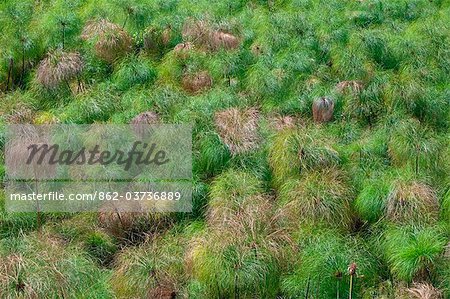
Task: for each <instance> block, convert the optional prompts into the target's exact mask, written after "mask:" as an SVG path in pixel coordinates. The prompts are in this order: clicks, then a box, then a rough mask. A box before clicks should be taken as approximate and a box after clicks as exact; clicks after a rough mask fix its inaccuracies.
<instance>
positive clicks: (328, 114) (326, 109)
mask: <svg viewBox="0 0 450 299" xmlns="http://www.w3.org/2000/svg"><path fill="white" fill-rule="evenodd" d="M312 111H313V118H314V121H315V122H316V123H325V122H329V121H330V120H331V119H332V118H333V112H334V101H333V100H332V99H329V98H325V97H322V98H320V99H317V100H315V101H314V102H313V105H312Z"/></svg>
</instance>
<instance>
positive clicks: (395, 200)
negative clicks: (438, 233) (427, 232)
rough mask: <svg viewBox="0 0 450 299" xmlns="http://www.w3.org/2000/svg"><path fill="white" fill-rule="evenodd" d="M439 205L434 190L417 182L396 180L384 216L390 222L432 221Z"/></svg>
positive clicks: (435, 217)
mask: <svg viewBox="0 0 450 299" xmlns="http://www.w3.org/2000/svg"><path fill="white" fill-rule="evenodd" d="M438 213H439V203H438V199H437V196H436V193H435V192H434V190H433V189H432V188H431V187H430V186H428V185H427V184H424V183H421V182H417V181H411V182H409V181H402V180H398V181H396V182H395V183H394V186H393V188H392V190H391V192H390V193H389V196H388V199H387V208H386V216H387V217H388V219H390V220H392V221H399V222H402V221H410V220H412V219H416V220H419V219H420V220H434V219H437V216H438Z"/></svg>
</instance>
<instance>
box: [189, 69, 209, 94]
mask: <svg viewBox="0 0 450 299" xmlns="http://www.w3.org/2000/svg"><path fill="white" fill-rule="evenodd" d="M182 85H183V88H184V89H185V90H186V91H188V92H191V93H197V92H200V91H203V90H206V89H209V88H210V87H211V86H212V78H211V76H210V75H209V73H208V71H201V72H197V73H194V74H186V75H184V77H183V80H182Z"/></svg>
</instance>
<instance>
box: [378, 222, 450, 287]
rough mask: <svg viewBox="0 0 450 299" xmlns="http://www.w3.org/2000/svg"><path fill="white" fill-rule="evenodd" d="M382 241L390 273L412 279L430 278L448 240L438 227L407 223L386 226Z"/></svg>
mask: <svg viewBox="0 0 450 299" xmlns="http://www.w3.org/2000/svg"><path fill="white" fill-rule="evenodd" d="M383 243H384V247H385V250H386V251H385V253H386V258H387V260H388V263H389V266H390V270H391V272H392V274H393V275H394V276H395V277H396V278H398V279H401V280H404V281H407V282H411V281H412V280H416V279H425V280H429V279H432V278H433V277H432V275H433V269H435V268H436V266H437V265H438V263H440V258H441V254H442V253H443V251H444V248H445V245H446V244H447V240H446V237H445V235H444V233H443V231H442V228H440V227H439V226H430V227H426V226H425V227H424V226H415V225H407V226H402V227H395V226H394V227H390V228H388V229H387V231H386V232H385V236H384V241H383Z"/></svg>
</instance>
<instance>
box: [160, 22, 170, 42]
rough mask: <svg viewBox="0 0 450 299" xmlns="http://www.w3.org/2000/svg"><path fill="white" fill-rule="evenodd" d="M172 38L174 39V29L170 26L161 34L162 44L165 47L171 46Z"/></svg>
mask: <svg viewBox="0 0 450 299" xmlns="http://www.w3.org/2000/svg"><path fill="white" fill-rule="evenodd" d="M171 38H172V27H171V26H170V25H169V26H167V27H166V28H165V29H164V30H163V32H162V34H161V41H162V44H163V45H164V46H167V45H168V44H169V42H170V39H171Z"/></svg>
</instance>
